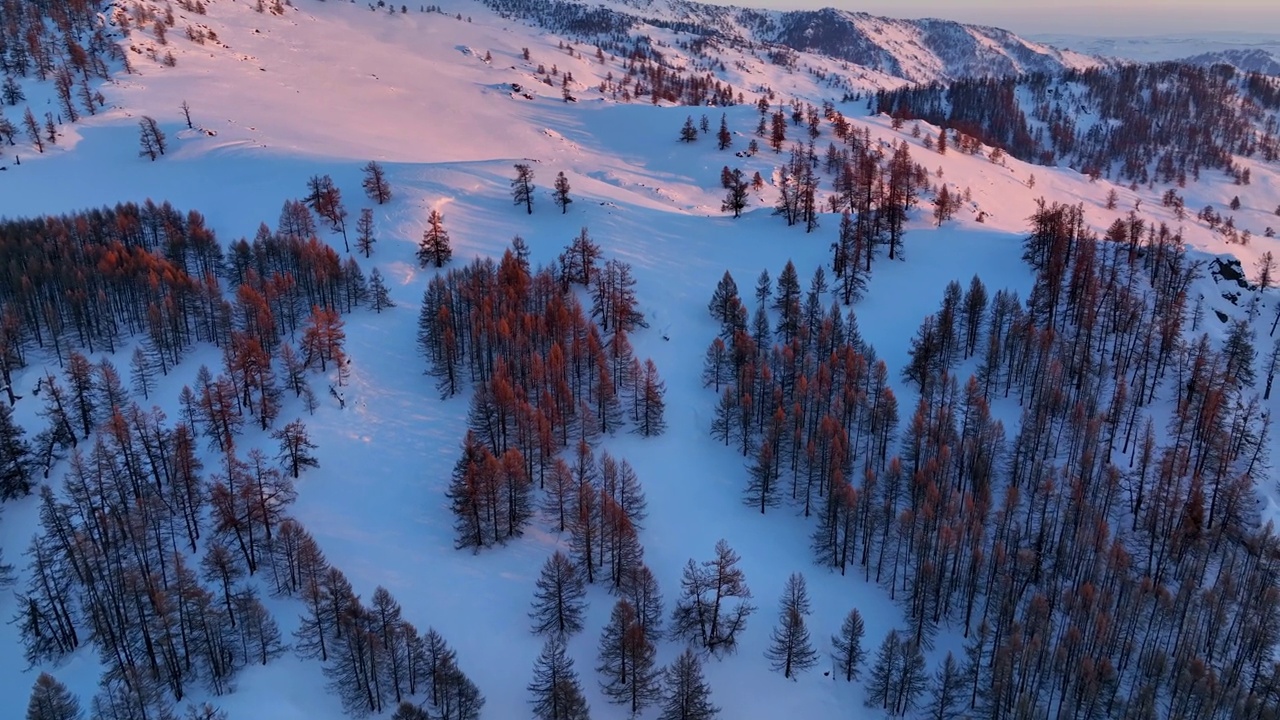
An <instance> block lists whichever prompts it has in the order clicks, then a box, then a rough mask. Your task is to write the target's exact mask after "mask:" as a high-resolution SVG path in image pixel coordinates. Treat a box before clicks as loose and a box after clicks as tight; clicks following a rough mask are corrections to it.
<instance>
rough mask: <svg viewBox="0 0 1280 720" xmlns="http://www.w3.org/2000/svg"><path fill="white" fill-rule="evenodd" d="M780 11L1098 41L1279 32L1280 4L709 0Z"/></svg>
mask: <svg viewBox="0 0 1280 720" xmlns="http://www.w3.org/2000/svg"><path fill="white" fill-rule="evenodd" d="M711 2H715V3H717V4H722V5H723V4H733V5H747V6H752V7H767V8H772V9H777V10H792V9H807V8H818V7H837V8H840V9H842V10H854V11H862V12H869V13H872V14H873V15H887V16H889V17H901V18H920V17H937V18H944V19H947V20H958V21H961V22H967V23H978V24H983V25H994V26H996V27H1002V28H1006V29H1008V30H1012V31H1014V32H1017V33H1020V34H1033V33H1059V34H1081V35H1095V36H1100V37H1103V36H1105V37H1113V36H1129V35H1170V34H1188V35H1195V34H1198V33H1205V32H1213V33H1227V32H1240V33H1268V34H1280V0H1112V1H1111V2H1106V1H1105V0H1085V1H1084V2H1080V3H1071V2H1046V1H1044V0H959V1H954V2H948V1H947V0H711Z"/></svg>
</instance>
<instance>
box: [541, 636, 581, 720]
mask: <svg viewBox="0 0 1280 720" xmlns="http://www.w3.org/2000/svg"><path fill="white" fill-rule="evenodd" d="M528 689H529V692H530V693H531V694H532V695H533V698H532V699H531V700H530V704H532V705H533V716H534V717H535V718H537V720H588V719H589V718H590V717H591V710H590V708H589V707H588V705H587V698H586V696H584V695H583V694H582V685H581V683H580V682H579V681H578V671H577V670H575V669H574V667H573V658H571V657H569V655H568V653H567V652H566V651H565V646H564V640H563V639H561V638H560V637H558V636H552V637H551V638H548V639H547V641H546V643H544V644H543V646H542V653H541V654H540V655H539V656H538V660H537V662H536V663H534V666H533V682H531V683H529V688H528Z"/></svg>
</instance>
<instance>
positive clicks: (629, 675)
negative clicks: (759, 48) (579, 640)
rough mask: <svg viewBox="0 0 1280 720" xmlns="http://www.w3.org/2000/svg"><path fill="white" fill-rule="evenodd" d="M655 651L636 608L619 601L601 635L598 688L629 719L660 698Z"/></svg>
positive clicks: (622, 600)
mask: <svg viewBox="0 0 1280 720" xmlns="http://www.w3.org/2000/svg"><path fill="white" fill-rule="evenodd" d="M656 654H657V648H656V647H655V646H654V643H653V640H652V639H650V637H649V635H648V633H647V632H646V631H645V627H644V625H643V623H641V621H640V618H639V615H638V613H637V612H636V609H635V607H633V606H632V605H631V603H630V602H628V601H627V600H626V599H619V600H618V602H617V603H615V604H614V606H613V613H612V614H611V616H610V618H609V622H608V624H606V625H605V627H604V631H603V632H602V633H601V635H600V664H599V665H598V666H597V668H596V670H597V672H599V673H600V686H601V689H602V690H603V691H604V694H605V697H607V698H609V701H610V702H613V703H616V704H618V705H626V706H627V707H628V708H629V709H630V713H631V716H632V717H635V716H636V715H637V714H639V713H641V712H643V711H644V709H645V708H647V707H648V706H650V705H652V704H653V703H654V702H655V701H657V699H658V697H659V693H660V690H659V687H658V675H659V672H658V670H657V669H656V668H655V667H654V656H655V655H656Z"/></svg>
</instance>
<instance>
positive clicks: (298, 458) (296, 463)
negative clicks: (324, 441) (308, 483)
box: [271, 420, 320, 479]
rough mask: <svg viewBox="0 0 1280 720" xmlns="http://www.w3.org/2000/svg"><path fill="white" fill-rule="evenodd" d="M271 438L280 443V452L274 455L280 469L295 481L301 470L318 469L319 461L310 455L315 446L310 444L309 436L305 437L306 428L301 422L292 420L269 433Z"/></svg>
mask: <svg viewBox="0 0 1280 720" xmlns="http://www.w3.org/2000/svg"><path fill="white" fill-rule="evenodd" d="M271 437H272V439H274V440H276V441H277V442H279V443H280V450H279V452H278V453H276V459H278V460H279V461H280V467H281V468H283V469H284V471H285V472H287V473H289V474H290V475H292V476H293V477H294V478H295V479H296V478H297V477H298V475H299V474H300V473H301V472H302V469H303V468H309V467H320V461H319V460H317V459H316V457H315V455H314V454H312V451H313V450H315V449H316V444H315V443H313V442H311V438H310V436H308V435H307V426H306V425H304V424H303V423H302V420H294V421H292V422H290V423H288V424H286V425H285V426H284V427H282V428H280V429H279V430H277V431H275V432H273V433H271Z"/></svg>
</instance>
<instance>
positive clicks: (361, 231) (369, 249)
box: [356, 208, 378, 258]
mask: <svg viewBox="0 0 1280 720" xmlns="http://www.w3.org/2000/svg"><path fill="white" fill-rule="evenodd" d="M376 242H378V240H377V238H375V237H374V235H373V208H361V209H360V219H358V220H356V250H358V251H360V252H362V253H364V256H365V257H366V258H367V257H369V256H370V255H372V254H373V245H374V243H376Z"/></svg>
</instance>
